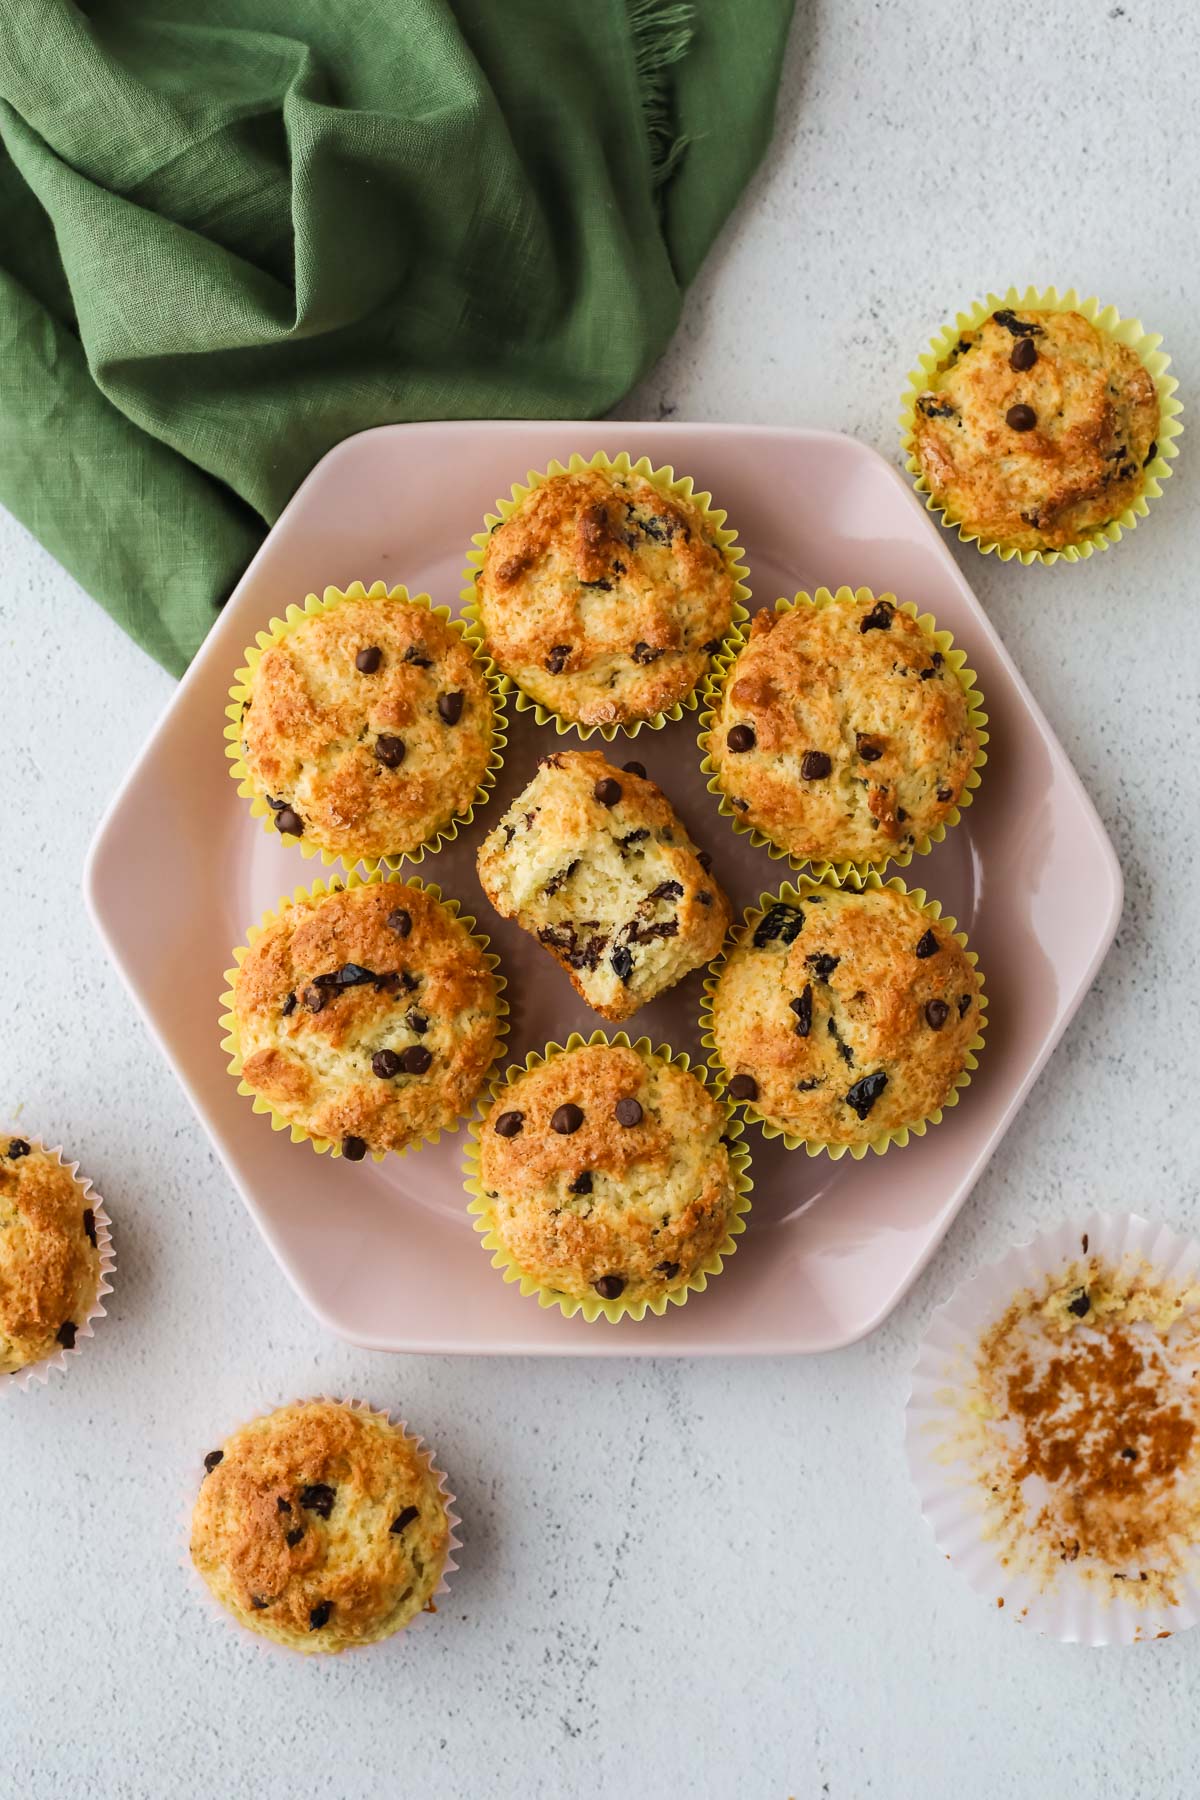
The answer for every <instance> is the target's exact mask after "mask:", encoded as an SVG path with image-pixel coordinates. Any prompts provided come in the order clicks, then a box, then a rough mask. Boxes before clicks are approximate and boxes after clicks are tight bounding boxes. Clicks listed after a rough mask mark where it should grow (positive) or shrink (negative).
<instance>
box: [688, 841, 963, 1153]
mask: <svg viewBox="0 0 1200 1800" xmlns="http://www.w3.org/2000/svg"><path fill="white" fill-rule="evenodd" d="M705 1023H706V1025H707V1027H708V1035H707V1036H706V1038H705V1042H706V1043H711V1044H712V1046H713V1048H714V1050H715V1058H714V1060H715V1061H716V1062H717V1064H718V1065H719V1067H720V1070H721V1072H722V1075H723V1078H724V1080H725V1083H726V1091H727V1092H728V1094H729V1096H730V1098H731V1099H733V1100H739V1101H744V1102H746V1103H747V1110H748V1112H749V1114H750V1116H751V1117H754V1118H757V1119H759V1120H760V1121H762V1122H763V1123H764V1124H765V1125H766V1126H767V1127H768V1128H769V1129H770V1130H771V1134H772V1135H773V1134H774V1132H779V1133H782V1134H783V1135H784V1137H785V1139H786V1140H787V1142H788V1144H789V1147H792V1148H794V1147H795V1145H796V1144H798V1143H800V1142H804V1143H806V1144H807V1145H808V1146H809V1147H810V1148H814V1149H822V1148H823V1149H827V1150H830V1151H831V1152H833V1153H834V1154H835V1155H840V1154H842V1152H843V1151H845V1150H847V1149H849V1150H851V1151H852V1152H853V1153H854V1154H855V1155H856V1156H861V1155H862V1154H863V1153H864V1152H865V1150H866V1149H867V1147H868V1146H870V1147H873V1148H875V1149H884V1148H886V1146H887V1144H888V1143H890V1142H893V1141H895V1142H901V1143H903V1142H907V1134H908V1132H909V1131H915V1132H917V1133H918V1135H920V1134H921V1133H922V1132H923V1131H924V1130H925V1126H926V1124H927V1123H932V1122H936V1120H937V1119H939V1118H940V1117H941V1108H943V1107H944V1106H946V1105H949V1104H951V1103H952V1102H953V1100H954V1099H955V1098H956V1095H957V1090H958V1089H959V1088H961V1087H963V1086H965V1085H966V1082H967V1080H968V1079H969V1071H970V1070H971V1069H973V1068H974V1067H975V1057H974V1051H975V1049H977V1048H978V1046H979V1043H980V1033H981V1031H982V1029H983V1005H982V984H981V982H980V979H979V975H978V972H977V970H976V967H975V957H974V955H973V953H972V952H970V951H969V950H967V948H966V941H965V939H964V938H963V937H962V936H961V934H958V933H956V932H955V929H954V920H953V919H943V918H942V917H941V916H940V908H939V907H938V906H937V904H936V902H928V903H925V902H924V896H923V895H922V894H920V892H919V891H918V892H914V893H911V894H910V893H909V892H908V891H907V890H906V889H905V887H904V885H903V883H902V882H900V881H898V880H892V881H890V882H888V883H887V884H886V886H885V885H882V884H881V883H880V881H879V878H878V876H872V877H870V878H869V882H868V885H867V886H866V887H865V888H864V889H863V890H862V891H858V890H855V889H851V888H838V887H837V886H835V885H834V884H833V883H832V882H825V883H819V882H815V881H806V880H801V881H799V882H798V883H797V884H796V886H795V887H785V888H784V889H783V891H782V893H781V894H780V895H779V897H778V898H775V899H771V900H766V899H764V905H763V907H762V908H760V909H756V910H755V911H753V912H751V913H750V914H749V915H748V917H747V920H746V925H745V927H744V929H743V930H742V932H741V933H740V934H739V935H738V937H737V938H736V940H735V942H734V944H733V947H732V948H731V949H730V950H729V952H728V954H727V956H726V957H725V958H724V960H723V961H722V963H721V964H719V965H718V969H717V972H716V975H715V977H714V978H713V980H712V982H711V984H710V989H709V998H708V1006H707V1013H706V1019H705Z"/></svg>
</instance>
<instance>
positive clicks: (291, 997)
mask: <svg viewBox="0 0 1200 1800" xmlns="http://www.w3.org/2000/svg"><path fill="white" fill-rule="evenodd" d="M279 1010H280V1012H281V1014H282V1015H283V1017H284V1018H285V1019H289V1018H291V1016H292V1014H293V1013H294V1012H295V1010H296V996H295V994H294V993H292V994H288V995H286V996H285V998H284V1002H283V1005H282V1006H281V1007H280V1009H279Z"/></svg>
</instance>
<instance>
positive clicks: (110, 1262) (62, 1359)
mask: <svg viewBox="0 0 1200 1800" xmlns="http://www.w3.org/2000/svg"><path fill="white" fill-rule="evenodd" d="M14 1135H15V1134H14V1133H9V1137H10V1138H11V1137H12V1136H14ZM33 1147H34V1148H35V1149H41V1148H42V1146H41V1145H38V1144H36V1143H35V1144H34V1146H33ZM45 1153H46V1155H47V1156H52V1157H54V1158H55V1159H56V1160H57V1161H58V1162H59V1163H60V1164H61V1165H62V1167H63V1168H64V1169H65V1170H66V1172H67V1174H68V1175H69V1176H70V1177H71V1179H72V1180H73V1181H74V1182H75V1183H76V1185H77V1186H78V1189H79V1196H80V1200H81V1201H82V1202H84V1203H85V1209H86V1211H88V1212H90V1213H91V1215H92V1231H93V1232H94V1233H95V1242H96V1248H97V1250H98V1251H99V1255H100V1282H99V1286H98V1287H97V1289H96V1298H95V1300H94V1302H93V1304H92V1306H91V1307H90V1308H89V1309H88V1312H87V1313H86V1315H85V1316H84V1317H83V1318H82V1319H78V1320H74V1321H72V1323H73V1324H74V1326H75V1330H74V1333H73V1335H72V1338H71V1343H70V1344H69V1345H67V1344H65V1343H63V1344H62V1345H61V1347H60V1348H59V1349H58V1350H56V1351H55V1352H54V1354H53V1355H51V1356H44V1357H42V1358H41V1360H40V1361H38V1362H35V1363H28V1364H27V1365H26V1366H25V1367H24V1368H23V1369H15V1370H13V1371H12V1372H11V1373H8V1374H0V1397H3V1395H4V1394H5V1393H6V1392H8V1391H10V1390H16V1389H21V1390H25V1389H27V1388H30V1387H32V1386H33V1385H34V1384H35V1383H38V1384H41V1385H44V1384H45V1383H46V1382H47V1381H48V1380H49V1378H50V1372H51V1370H52V1369H59V1370H65V1369H66V1367H67V1365H68V1362H69V1360H70V1359H71V1358H72V1357H75V1356H78V1355H79V1354H80V1352H81V1350H82V1349H83V1341H84V1340H85V1339H87V1338H91V1337H94V1336H95V1324H96V1320H97V1319H103V1318H106V1317H107V1309H106V1308H105V1306H104V1303H103V1302H104V1296H105V1295H106V1294H111V1293H112V1281H111V1280H110V1277H111V1276H112V1275H114V1274H115V1273H116V1268H117V1259H116V1256H115V1255H114V1253H113V1248H112V1220H111V1219H110V1218H109V1216H108V1213H107V1212H106V1210H105V1206H104V1202H103V1200H102V1199H101V1198H100V1196H99V1194H97V1193H96V1192H95V1189H94V1187H93V1184H92V1181H91V1179H90V1178H89V1177H88V1176H86V1175H81V1174H80V1173H79V1164H78V1163H77V1162H71V1163H69V1162H67V1161H65V1160H64V1157H63V1151H62V1145H61V1144H55V1145H54V1146H53V1147H52V1148H48V1149H47V1150H46V1152H45Z"/></svg>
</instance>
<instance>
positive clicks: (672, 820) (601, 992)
mask: <svg viewBox="0 0 1200 1800" xmlns="http://www.w3.org/2000/svg"><path fill="white" fill-rule="evenodd" d="M640 770H641V764H636V765H633V764H627V765H626V766H625V768H624V769H615V768H613V767H612V765H611V764H610V763H607V762H606V761H605V760H604V758H603V757H602V756H601V755H599V754H598V753H597V752H595V751H587V750H562V751H558V752H556V753H555V754H552V755H550V756H544V757H543V758H542V760H541V762H540V763H539V765H538V769H537V773H536V774H535V776H534V778H533V780H532V781H531V782H530V783H529V785H528V787H526V788H525V790H524V792H523V793H520V794H518V795H517V798H516V799H515V800H514V801H513V803H512V805H511V806H510V807H509V809H508V811H507V812H506V813H505V815H504V817H503V818H502V819H501V821H500V823H499V824H498V825H497V826H496V828H495V830H494V831H492V832H491V833H489V835H488V836H487V837H486V838H485V839H484V841H483V843H482V845H481V846H480V850H479V859H478V867H479V879H480V882H481V884H482V886H483V891H484V893H485V894H486V895H487V897H488V899H489V900H490V901H491V903H492V905H493V906H494V907H495V908H496V911H497V912H499V913H502V914H503V916H504V917H505V918H507V919H516V921H517V923H518V924H519V925H520V926H521V927H522V929H523V930H525V931H527V932H529V934H530V935H531V936H532V937H535V938H536V939H537V941H538V943H539V944H542V945H544V947H545V948H546V949H547V950H549V952H550V954H551V955H552V956H553V957H555V958H556V959H557V961H558V962H559V963H561V965H562V967H563V968H564V969H565V970H566V972H567V974H568V975H569V976H570V978H571V982H572V984H573V985H574V987H575V989H576V991H577V992H578V993H580V994H582V996H583V998H584V999H585V1000H586V1001H587V1003H588V1005H589V1006H591V1007H592V1008H593V1009H594V1010H595V1011H596V1012H598V1013H599V1014H600V1015H601V1017H602V1018H605V1019H613V1020H617V1019H627V1018H629V1016H630V1015H631V1014H632V1013H635V1012H636V1011H637V1009H638V1007H639V1006H644V1005H645V1004H646V1002H647V1001H648V1000H653V999H654V997H655V995H656V994H661V993H662V992H663V990H664V989H665V988H669V987H672V986H673V985H674V984H675V982H677V981H681V980H682V979H683V977H684V976H685V975H687V974H689V973H690V972H691V970H693V969H696V968H699V967H700V966H701V965H702V964H703V963H708V962H711V961H712V959H713V957H714V956H715V955H716V954H717V951H718V950H719V949H720V948H721V942H722V939H723V938H724V936H725V932H726V929H727V928H728V925H729V921H730V918H731V916H732V915H731V909H730V905H729V902H728V900H727V899H726V898H725V895H724V893H723V892H722V891H721V888H720V887H719V886H718V884H717V883H716V882H715V881H714V880H713V878H712V875H711V873H710V859H709V857H708V855H707V853H706V852H705V851H703V850H697V848H696V846H695V845H694V844H693V843H692V840H691V838H690V837H689V836H688V833H687V830H686V828H685V826H684V825H683V823H682V821H681V820H680V819H679V817H678V815H677V814H676V812H675V811H674V809H673V807H672V806H671V803H670V801H669V800H668V799H667V797H666V795H665V794H664V793H663V792H662V790H661V789H660V788H658V787H656V786H655V784H654V782H652V781H648V780H647V779H646V778H645V776H644V774H642V773H640Z"/></svg>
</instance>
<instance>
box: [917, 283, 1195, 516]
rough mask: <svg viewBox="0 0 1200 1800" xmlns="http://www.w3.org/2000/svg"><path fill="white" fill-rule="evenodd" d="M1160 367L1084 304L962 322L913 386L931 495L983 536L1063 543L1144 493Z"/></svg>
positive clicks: (920, 458) (1153, 450)
mask: <svg viewBox="0 0 1200 1800" xmlns="http://www.w3.org/2000/svg"><path fill="white" fill-rule="evenodd" d="M1158 435H1159V399H1158V391H1157V388H1156V387H1155V383H1154V378H1153V377H1152V376H1151V374H1150V373H1149V371H1148V370H1147V369H1146V368H1145V367H1144V365H1143V364H1142V362H1141V361H1140V360H1139V358H1138V357H1137V356H1136V355H1135V354H1134V352H1133V351H1132V350H1131V349H1129V348H1128V346H1127V345H1125V344H1122V343H1119V342H1118V341H1117V339H1116V338H1114V337H1111V336H1110V335H1109V334H1108V333H1107V332H1105V331H1102V330H1100V329H1099V328H1098V327H1097V326H1095V325H1093V324H1092V323H1091V321H1090V320H1088V319H1085V318H1084V316H1083V314H1082V313H1078V312H1046V311H1037V310H1031V311H1027V310H1024V309H1021V310H1012V309H1002V310H1000V311H998V312H994V313H992V314H990V315H989V316H988V317H987V318H986V319H984V320H983V322H982V324H980V325H979V326H978V327H977V328H975V329H974V330H970V331H964V332H963V333H962V334H961V335H960V336H959V338H958V339H957V341H956V342H955V344H954V345H953V346H952V348H951V349H950V350H949V352H948V353H947V355H946V356H945V357H943V359H942V360H941V362H940V363H939V364H938V366H937V370H936V373H935V375H934V378H933V380H932V381H931V382H930V384H929V386H928V387H927V389H926V390H925V392H923V393H921V394H919V395H918V396H917V401H916V408H915V412H914V415H913V424H912V445H913V451H914V454H915V456H916V459H917V462H918V464H919V465H920V469H921V472H922V474H923V475H924V476H925V479H926V481H927V482H928V484H929V488H930V491H931V493H932V495H933V498H934V501H935V503H936V504H937V505H938V506H940V507H942V508H944V509H945V511H946V514H947V517H948V518H950V519H951V520H952V521H953V522H954V523H955V524H959V525H961V526H962V527H963V528H964V529H965V530H966V531H968V532H971V533H973V534H975V535H977V536H978V537H979V538H981V539H983V540H986V541H989V542H993V543H996V544H999V545H1000V546H1002V547H1011V548H1013V549H1016V550H1062V549H1065V548H1066V547H1067V546H1069V545H1072V544H1078V543H1080V542H1081V541H1083V540H1084V539H1086V538H1087V537H1088V536H1089V535H1090V534H1091V533H1092V532H1094V531H1096V530H1098V529H1099V528H1100V527H1102V526H1104V525H1107V524H1109V523H1110V521H1112V520H1113V519H1116V518H1119V516H1120V515H1121V514H1122V513H1123V512H1124V511H1125V510H1126V509H1127V508H1128V507H1130V506H1131V505H1133V503H1134V502H1135V501H1136V500H1137V499H1138V498H1139V497H1140V495H1141V493H1142V490H1143V488H1144V487H1145V485H1146V475H1145V469H1146V466H1147V464H1149V463H1151V462H1153V460H1154V458H1155V456H1156V455H1157V452H1158V446H1157V443H1156V441H1155V440H1156V439H1157V437H1158Z"/></svg>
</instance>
